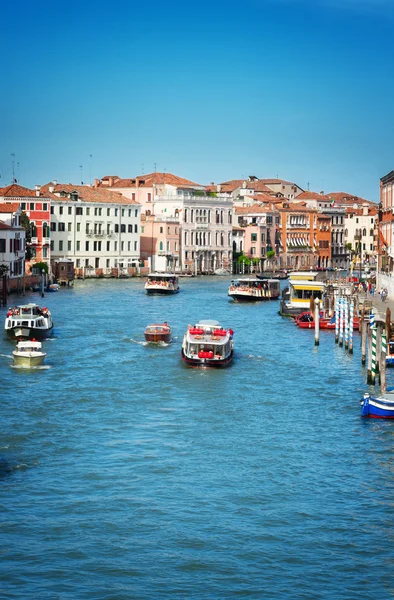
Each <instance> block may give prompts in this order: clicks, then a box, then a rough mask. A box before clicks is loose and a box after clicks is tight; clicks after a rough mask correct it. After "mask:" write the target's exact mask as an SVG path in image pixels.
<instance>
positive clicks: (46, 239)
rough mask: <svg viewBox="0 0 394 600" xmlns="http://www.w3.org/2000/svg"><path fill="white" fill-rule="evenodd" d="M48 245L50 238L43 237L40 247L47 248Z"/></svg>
mask: <svg viewBox="0 0 394 600" xmlns="http://www.w3.org/2000/svg"><path fill="white" fill-rule="evenodd" d="M50 243H51V238H49V237H43V238H42V245H43V246H49V245H50Z"/></svg>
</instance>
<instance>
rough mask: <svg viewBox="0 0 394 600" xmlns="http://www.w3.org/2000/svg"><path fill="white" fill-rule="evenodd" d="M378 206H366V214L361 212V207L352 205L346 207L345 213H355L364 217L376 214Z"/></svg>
mask: <svg viewBox="0 0 394 600" xmlns="http://www.w3.org/2000/svg"><path fill="white" fill-rule="evenodd" d="M378 212H379V211H378V208H377V207H375V206H368V214H366V215H364V213H363V209H362V208H353V207H352V206H348V207H347V208H346V213H347V214H348V215H357V216H360V217H362V216H364V217H371V216H372V217H373V216H375V215H377V214H378Z"/></svg>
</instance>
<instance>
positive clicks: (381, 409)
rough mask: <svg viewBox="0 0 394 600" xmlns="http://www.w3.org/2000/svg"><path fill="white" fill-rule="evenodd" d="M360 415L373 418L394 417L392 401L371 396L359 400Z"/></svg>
mask: <svg viewBox="0 0 394 600" xmlns="http://www.w3.org/2000/svg"><path fill="white" fill-rule="evenodd" d="M361 416H362V417H370V418H373V419H394V401H389V400H386V399H384V398H375V397H373V396H367V397H364V398H363V399H362V400H361Z"/></svg>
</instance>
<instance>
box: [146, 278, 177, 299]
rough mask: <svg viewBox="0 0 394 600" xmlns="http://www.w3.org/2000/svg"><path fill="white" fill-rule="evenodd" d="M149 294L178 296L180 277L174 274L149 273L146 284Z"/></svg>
mask: <svg viewBox="0 0 394 600" xmlns="http://www.w3.org/2000/svg"><path fill="white" fill-rule="evenodd" d="M145 291H146V293H147V294H176V293H177V292H179V280H178V275H175V274H174V273H149V275H148V279H147V282H146V283H145Z"/></svg>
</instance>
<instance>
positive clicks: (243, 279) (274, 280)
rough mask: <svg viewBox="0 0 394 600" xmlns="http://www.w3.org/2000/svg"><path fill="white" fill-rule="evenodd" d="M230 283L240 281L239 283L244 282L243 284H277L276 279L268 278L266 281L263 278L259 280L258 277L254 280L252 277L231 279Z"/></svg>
mask: <svg viewBox="0 0 394 600" xmlns="http://www.w3.org/2000/svg"><path fill="white" fill-rule="evenodd" d="M231 281H232V282H233V281H240V282H244V281H245V282H250V281H253V282H255V283H264V282H270V283H273V282H275V283H276V282H278V283H279V280H278V279H268V278H267V279H263V278H260V277H258V278H256V279H255V278H253V277H244V278H242V279H232V280H231Z"/></svg>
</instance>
